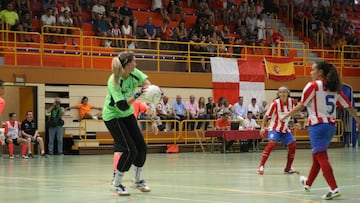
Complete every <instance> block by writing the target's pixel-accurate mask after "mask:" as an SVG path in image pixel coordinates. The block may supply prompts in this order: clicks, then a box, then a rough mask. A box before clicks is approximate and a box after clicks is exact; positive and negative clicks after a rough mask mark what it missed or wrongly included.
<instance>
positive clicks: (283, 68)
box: [264, 57, 296, 81]
mask: <svg viewBox="0 0 360 203" xmlns="http://www.w3.org/2000/svg"><path fill="white" fill-rule="evenodd" d="M264 61H265V68H266V73H267V77H268V78H269V79H272V80H278V81H287V80H294V79H295V78H296V75H295V68H294V60H293V58H271V57H266V58H264Z"/></svg>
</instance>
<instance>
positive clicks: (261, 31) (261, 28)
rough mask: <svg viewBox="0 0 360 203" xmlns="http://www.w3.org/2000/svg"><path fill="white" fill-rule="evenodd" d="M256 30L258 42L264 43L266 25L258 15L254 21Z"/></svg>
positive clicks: (261, 16)
mask: <svg viewBox="0 0 360 203" xmlns="http://www.w3.org/2000/svg"><path fill="white" fill-rule="evenodd" d="M256 28H257V35H258V38H257V39H258V40H263V41H266V30H265V28H266V23H265V20H264V17H263V15H262V14H260V15H258V18H257V20H256Z"/></svg>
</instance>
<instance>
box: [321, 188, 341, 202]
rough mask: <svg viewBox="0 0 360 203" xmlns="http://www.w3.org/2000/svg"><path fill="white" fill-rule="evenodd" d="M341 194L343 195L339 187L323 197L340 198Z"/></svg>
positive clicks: (328, 198) (329, 198)
mask: <svg viewBox="0 0 360 203" xmlns="http://www.w3.org/2000/svg"><path fill="white" fill-rule="evenodd" d="M340 196H341V194H340V190H339V188H336V189H335V190H333V191H331V190H330V191H329V192H328V193H326V194H325V195H323V196H322V199H325V200H331V199H335V198H338V197H340Z"/></svg>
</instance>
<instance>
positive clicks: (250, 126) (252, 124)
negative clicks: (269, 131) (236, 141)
mask: <svg viewBox="0 0 360 203" xmlns="http://www.w3.org/2000/svg"><path fill="white" fill-rule="evenodd" d="M242 126H243V129H247V130H254V129H255V128H260V125H259V124H257V123H256V121H255V119H254V115H253V113H252V112H251V111H248V113H247V117H246V118H245V120H244V122H243V125H242Z"/></svg>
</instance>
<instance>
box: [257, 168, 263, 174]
mask: <svg viewBox="0 0 360 203" xmlns="http://www.w3.org/2000/svg"><path fill="white" fill-rule="evenodd" d="M257 174H259V175H264V166H260V167H259V168H258V170H257Z"/></svg>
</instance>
